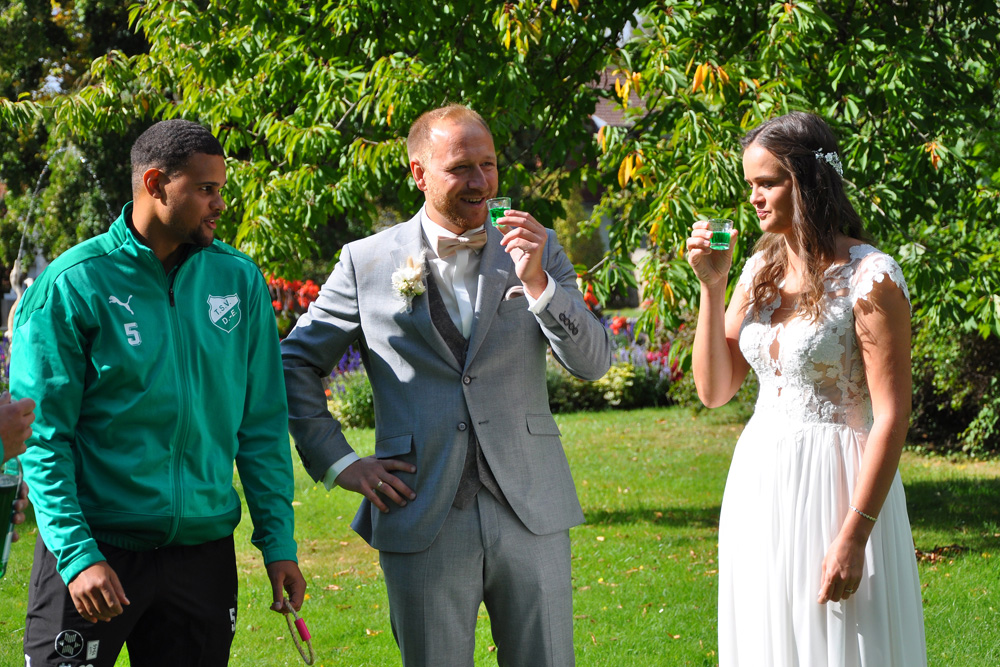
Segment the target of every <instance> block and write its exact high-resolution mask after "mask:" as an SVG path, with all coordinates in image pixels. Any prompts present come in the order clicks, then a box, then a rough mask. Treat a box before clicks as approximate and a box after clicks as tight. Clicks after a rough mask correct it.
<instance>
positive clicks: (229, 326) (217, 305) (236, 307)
mask: <svg viewBox="0 0 1000 667" xmlns="http://www.w3.org/2000/svg"><path fill="white" fill-rule="evenodd" d="M208 316H209V317H211V318H212V324H214V325H215V326H217V327H219V328H220V329H222V330H223V331H225V332H226V333H229V332H230V331H232V330H233V329H235V328H236V325H237V324H239V323H240V318H241V317H242V314H241V313H240V297H238V296H236V295H235V294H230V295H229V296H212V295H211V294H209V295H208Z"/></svg>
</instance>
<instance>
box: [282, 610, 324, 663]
mask: <svg viewBox="0 0 1000 667" xmlns="http://www.w3.org/2000/svg"><path fill="white" fill-rule="evenodd" d="M282 604H283V605H284V610H285V611H284V614H285V622H286V623H288V632H289V633H290V634H291V635H292V641H293V642H295V648H297V649H298V650H299V655H301V656H302V662H304V663H306V664H307V665H311V664H313V663H314V662H316V653H315V652H314V651H313V645H312V635H310V634H309V628H308V627H306V621H305V619H303V618H299V615H298V614H296V613H295V609H293V608H292V603H291V602H289V601H288V598H284V599H283V600H282ZM293 618H294V619H295V620H294V623H293V621H292V619H293ZM296 634H297V635H298V637H296ZM300 637H301V639H302V641H299V638H300ZM302 642H305V645H306V647H308V648H309V655H308V656H306V651H305V649H304V648H302Z"/></svg>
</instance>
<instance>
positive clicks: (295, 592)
mask: <svg viewBox="0 0 1000 667" xmlns="http://www.w3.org/2000/svg"><path fill="white" fill-rule="evenodd" d="M266 568H267V577H268V579H270V580H271V593H272V596H273V598H274V602H273V603H272V604H271V611H276V612H279V613H281V612H282V611H283V610H284V604H283V602H284V598H285V597H286V596H285V593H286V592H287V593H288V596H287V597H288V602H289V603H291V605H292V609H294V610H295V611H299V610H300V609H302V601H303V600H305V595H306V580H305V577H303V576H302V572H301V571H300V570H299V566H298V563H296V562H295V561H293V560H276V561H272V562H270V563H268V564H267V565H266Z"/></svg>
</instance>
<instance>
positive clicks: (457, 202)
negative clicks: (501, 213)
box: [430, 192, 496, 231]
mask: <svg viewBox="0 0 1000 667" xmlns="http://www.w3.org/2000/svg"><path fill="white" fill-rule="evenodd" d="M495 195H496V193H492V194H491V193H489V192H465V193H462V194H461V195H458V196H449V195H447V194H439V195H435V196H433V197H432V198H431V202H430V203H431V205H432V206H433V207H434V209H435V210H436V211H437V212H438V214H440V215H441V216H442V217H443V218H444V219H445V221H446V222H447V223H448V224H450V225H452V226H454V227H456V228H458V229H461V230H462V231H466V230H469V229H475V228H476V227H481V226H483V224H485V223H486V218H487V216H488V213H489V212H488V211H487V210H486V200H487V199H489V198H490V197H493V196H495ZM469 199H478V200H479V201H480V203H479V205H478V207H476V206H473V205H471V204H469V203H468V202H467V201H466V200H469Z"/></svg>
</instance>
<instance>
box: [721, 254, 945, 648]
mask: <svg viewBox="0 0 1000 667" xmlns="http://www.w3.org/2000/svg"><path fill="white" fill-rule="evenodd" d="M758 263H759V257H758V256H756V255H755V256H754V257H751V258H750V260H749V261H748V262H747V264H746V266H745V267H744V270H743V275H742V277H741V278H740V281H741V283H743V284H744V285H746V286H747V287H749V285H750V280H751V278H752V276H753V272H754V270H755V269H756V267H757V266H758ZM883 280H891V281H893V282H894V283H895V284H896V285H897V286H898V287H899V288H900V289H901V290H902V291H903V292H904V294H906V298H907V300H909V293H908V292H907V290H906V285H905V283H904V281H903V275H902V272H901V270H900V268H899V265H898V264H896V262H895V261H894V260H893V259H892V258H891V257H889V256H888V255H885V254H883V253H881V252H878V251H877V250H876V249H875V248H873V247H871V246H868V245H861V246H856V247H854V248H852V250H851V259H850V261H849V262H847V263H846V264H843V265H839V266H831V267H830V269H829V270H828V271H827V273H826V291H827V302H826V309H825V312H824V316H823V318H822V320H821V321H820V322H819V323H815V322H810V321H807V320H805V319H803V318H801V317H794V318H792V319H790V320H788V321H786V322H784V323H782V324H778V325H776V326H772V325H771V315H772V313H773V312H774V310H775V308H777V307H778V306H779V305H780V304H779V303H778V302H775V303H772V304H770V305H769V306H767V307H764V308H762V309H760V311H759V313H758V314H759V317H755V314H754V313H753V312H749V313H748V314H747V316H746V318H745V319H744V322H743V325H742V328H741V331H740V349H741V350H742V352H743V355H744V357H745V358H746V360H747V361H748V362H749V363H750V365H751V366H752V367H753V369H754V371H755V372H756V373H757V377H758V378H759V380H760V395H759V397H758V399H757V405H756V407H755V411H754V415H753V418H752V419H751V420H750V422H749V423H748V424H747V426H746V429H745V430H744V431H743V434H742V435H741V436H740V439H739V442H738V443H737V445H736V450H735V452H734V454H733V461H732V466H731V468H730V471H729V478H728V480H727V482H726V490H725V494H724V497H723V501H722V513H721V518H720V522H719V661H720V665H721V667H737V666H738V667H747V666H751V665H752V666H762V667H763V666H767V667H853V666H864V667H923V666H924V665H926V664H927V660H926V650H925V644H924V625H923V612H922V609H921V600H920V582H919V579H918V576H917V564H916V559H915V557H914V549H913V538H912V536H911V534H910V522H909V519H908V517H907V514H906V502H905V498H904V496H903V486H902V483H901V482H900V478H899V473H898V472H897V473H896V477H895V479H894V480H893V483H892V488H891V490H890V491H889V495H888V498H887V499H886V501H885V504H884V506H883V507H882V510H881V512H880V514H879V517H878V521H877V523H876V524H875V527H874V530H873V531H872V534H871V538H870V539H869V541H868V546H867V547H866V549H865V566H864V575H863V578H862V581H861V585H860V586H859V587H858V591H857V592H856V593H855V594H854V595H852V596H851V597H849V598H848V599H847V600H846V601H843V602H829V603H827V604H823V605H820V604H818V603H817V602H816V600H817V597H818V594H819V587H820V576H821V572H820V566H821V563H822V561H823V557H824V556H825V555H826V551H827V548H828V547H829V545H830V543H831V541H832V540H833V539H834V537H835V536H836V535H837V533H838V532H839V530H840V527H841V525H842V524H843V522H844V518H845V517H846V516H847V513H848V512H850V511H851V509H850V508H849V507H848V505H849V504H850V501H851V494H852V492H853V491H854V485H855V482H856V480H857V477H858V469H859V467H860V464H861V455H862V452H863V451H864V448H865V441H866V439H867V436H868V432H869V430H870V428H871V425H872V408H871V399H870V396H869V393H868V386H867V383H866V381H865V373H864V366H863V363H862V359H861V355H860V352H859V350H858V346H857V342H856V337H855V331H854V306H855V304H856V303H857V302H858V300H859V299H866V298H867V297H868V295H869V293H870V292H871V290H872V286H873V285H874V282H875V281H879V282H881V281H883Z"/></svg>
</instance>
